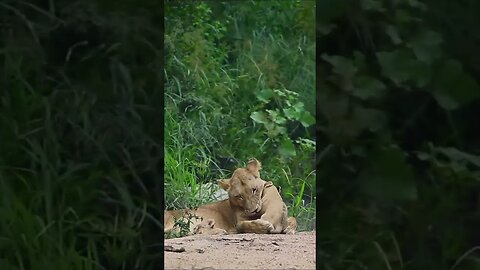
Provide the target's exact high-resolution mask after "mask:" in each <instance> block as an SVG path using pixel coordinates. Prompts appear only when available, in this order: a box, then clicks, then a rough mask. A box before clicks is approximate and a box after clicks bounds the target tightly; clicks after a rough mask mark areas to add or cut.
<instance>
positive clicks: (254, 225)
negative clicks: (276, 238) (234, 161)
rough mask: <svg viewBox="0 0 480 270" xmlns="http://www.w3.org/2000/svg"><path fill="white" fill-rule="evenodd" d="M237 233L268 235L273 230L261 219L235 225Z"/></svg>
mask: <svg viewBox="0 0 480 270" xmlns="http://www.w3.org/2000/svg"><path fill="white" fill-rule="evenodd" d="M237 230H238V232H239V233H269V232H270V231H272V230H273V225H272V223H270V222H269V221H266V220H263V219H255V220H247V221H241V222H240V223H238V224H237Z"/></svg>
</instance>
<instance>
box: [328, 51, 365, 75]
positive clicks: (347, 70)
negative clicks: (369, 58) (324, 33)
mask: <svg viewBox="0 0 480 270" xmlns="http://www.w3.org/2000/svg"><path fill="white" fill-rule="evenodd" d="M322 58H323V59H324V60H325V61H327V62H328V63H330V64H331V65H332V66H333V71H334V72H335V73H337V74H338V75H341V76H343V77H345V78H352V77H353V75H355V73H356V72H357V67H356V66H355V65H354V63H353V61H352V60H351V59H348V58H346V57H343V56H339V55H327V54H323V55H322Z"/></svg>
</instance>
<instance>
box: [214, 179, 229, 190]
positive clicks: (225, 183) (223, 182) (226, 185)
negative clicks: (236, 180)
mask: <svg viewBox="0 0 480 270" xmlns="http://www.w3.org/2000/svg"><path fill="white" fill-rule="evenodd" d="M217 183H218V185H219V186H220V187H221V188H222V189H224V190H227V191H228V189H229V188H230V179H220V180H217Z"/></svg>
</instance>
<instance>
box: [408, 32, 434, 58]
mask: <svg viewBox="0 0 480 270" xmlns="http://www.w3.org/2000/svg"><path fill="white" fill-rule="evenodd" d="M441 43H442V37H441V36H440V34H438V33H437V32H434V31H423V32H420V33H419V34H418V35H417V36H416V37H415V38H413V40H412V41H410V43H409V44H408V47H410V48H412V50H413V52H414V53H415V56H416V57H417V59H418V60H420V61H423V62H428V63H431V62H432V61H433V60H435V59H438V58H439V57H440V56H441V55H442V50H441V47H440V44H441Z"/></svg>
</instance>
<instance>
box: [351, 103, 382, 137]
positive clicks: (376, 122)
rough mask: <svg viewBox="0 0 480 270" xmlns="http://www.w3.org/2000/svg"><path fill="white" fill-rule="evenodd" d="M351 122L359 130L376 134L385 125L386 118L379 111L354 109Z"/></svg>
mask: <svg viewBox="0 0 480 270" xmlns="http://www.w3.org/2000/svg"><path fill="white" fill-rule="evenodd" d="M353 120H354V121H355V123H356V124H357V125H358V126H359V128H360V129H368V130H370V131H371V132H376V131H379V130H380V129H382V128H383V127H384V126H385V125H386V122H387V116H386V115H385V113H384V112H382V111H380V110H376V109H366V108H362V107H355V108H354V111H353Z"/></svg>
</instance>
